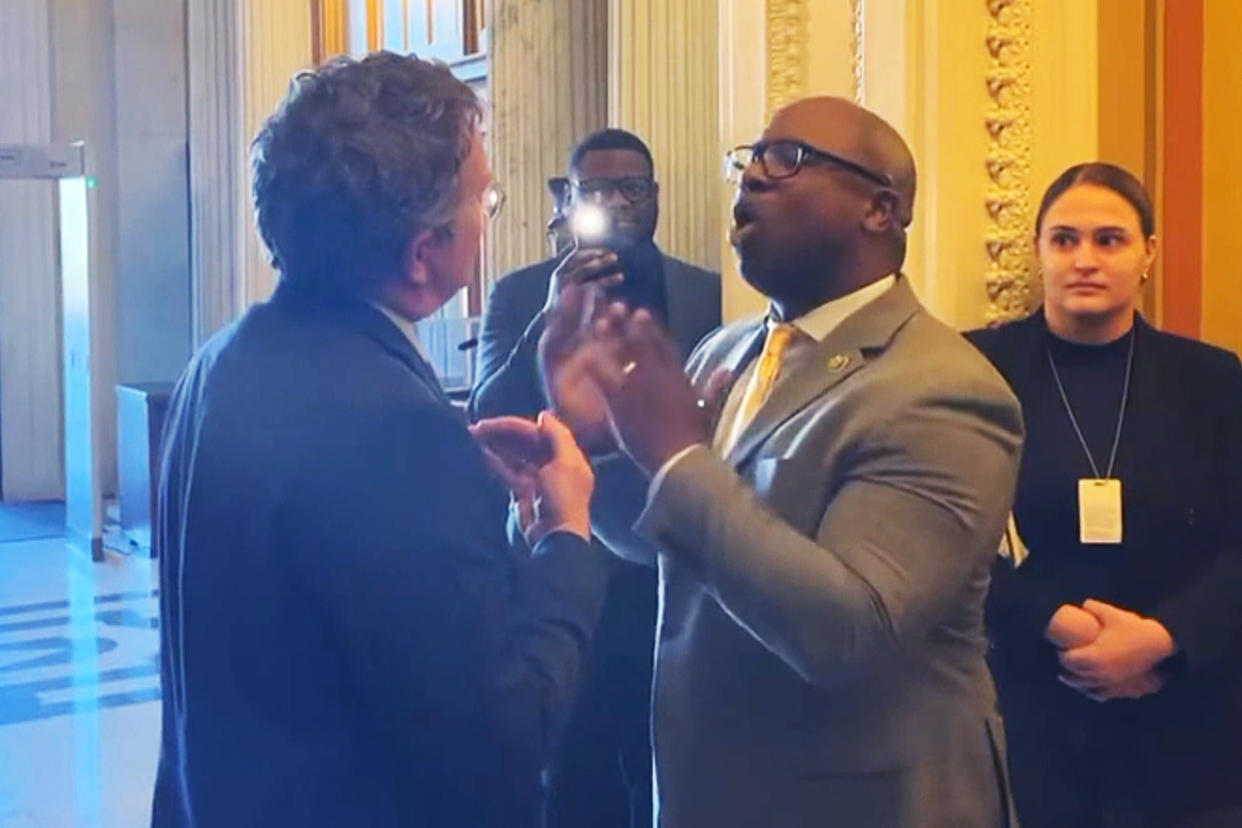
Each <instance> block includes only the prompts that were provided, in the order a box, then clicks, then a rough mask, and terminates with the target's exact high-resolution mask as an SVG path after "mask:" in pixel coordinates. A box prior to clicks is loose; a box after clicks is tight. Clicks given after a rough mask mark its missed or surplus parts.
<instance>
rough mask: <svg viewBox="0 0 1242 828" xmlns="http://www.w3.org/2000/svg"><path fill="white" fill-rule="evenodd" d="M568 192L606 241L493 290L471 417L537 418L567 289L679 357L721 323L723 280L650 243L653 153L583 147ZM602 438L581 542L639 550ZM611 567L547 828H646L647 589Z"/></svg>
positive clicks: (631, 147)
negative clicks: (552, 332) (648, 329)
mask: <svg viewBox="0 0 1242 828" xmlns="http://www.w3.org/2000/svg"><path fill="white" fill-rule="evenodd" d="M567 185H568V192H567V202H566V204H565V213H566V214H567V216H570V217H572V215H573V213H574V211H575V209H576V208H578V207H580V206H581V205H583V204H590V205H592V206H593V207H596V208H598V209H599V210H600V211H601V213H602V215H604V216H606V217H607V221H606V222H605V224H606V228H605V232H603V233H600V234H598V235H596V236H594V237H592V238H590V239H589V240H588V239H586V238H584V239H581V242H582V243H581V244H580V245H579V246H578V247H577V248H576V249H574V250H572V251H566V252H564V253H562V254H561V255H558V256H555V257H554V258H551V259H548V260H547V261H544V262H540V263H539V264H535V265H531V266H530V267H526V268H523V269H521V270H517V271H514V272H513V273H510V274H508V275H507V276H505V277H503V278H502V279H500V281H499V282H497V284H496V286H495V287H494V288H493V290H492V293H491V296H490V297H489V298H488V302H487V310H486V313H485V314H484V317H483V327H482V330H481V331H480V334H479V368H478V379H477V380H476V382H475V386H474V391H473V393H472V394H471V397H470V412H471V415H472V416H474V417H494V416H498V415H504V414H511V415H512V414H516V415H525V416H534V415H535V414H537V413H538V412H539V411H540V410H542V409H543V408H545V407H546V406H547V401H546V398H545V396H544V389H543V384H542V380H541V378H540V376H539V374H538V372H537V371H536V368H535V350H536V346H537V344H538V342H539V336H540V334H542V333H543V329H544V320H545V318H546V316H547V314H548V313H550V312H551V310H552V308H554V307H556V305H557V303H558V302H559V300H560V296H561V294H562V292H563V291H564V290H565V289H566V288H569V289H570V290H571V293H572V292H574V291H578V290H590V291H600V292H607V294H608V295H612V296H614V297H616V298H621V299H623V300H624V301H625V302H626V303H627V304H628V305H630V306H631V307H635V308H638V307H642V308H646V309H647V310H648V311H649V312H650V313H651V314H652V316H653V317H655V318H657V319H659V320H660V321H661V323H663V324H665V325H667V328H668V330H669V332H670V333H671V334H672V336H673V337H674V338H675V339H676V341H677V346H676V347H677V349H678V352H679V354H680V355H681V356H682V357H685V356H687V355H689V353H690V351H691V349H693V348H694V346H695V345H696V344H697V343H698V342H699V340H700V339H702V338H703V337H704V336H706V335H707V334H708V333H709V332H711V331H712V330H713V329H715V328H716V327H718V326H719V325H720V275H719V274H717V273H712V272H709V271H707V270H703V269H702V268H698V267H695V266H694V265H692V264H689V263H687V262H684V261H681V260H680V259H676V258H674V257H672V256H669V255H666V254H664V253H663V252H661V251H660V250H659V249H658V248H657V247H656V245H655V241H654V240H653V236H654V233H655V228H656V221H657V218H658V215H659V185H658V184H657V183H656V180H655V171H654V166H653V163H652V158H651V152H650V151H649V150H648V149H647V146H646V144H644V143H643V141H642V140H641V139H640V138H639V137H638V136H636V135H634V134H633V133H630V132H626V131H624V130H620V129H605V130H600V131H599V132H595V133H592V134H590V135H588V136H587V137H586V138H584V139H583V140H582V141H581V142H580V143H579V144H578V146H577V147H576V148H575V149H574V151H573V153H572V155H571V157H570V160H569V178H568V181H567ZM618 268H619V270H620V272H619V273H618V272H617V271H618ZM610 274H611V275H610ZM588 286H589V287H588ZM600 431H601V430H599V429H597V430H596V433H595V434H593V435H591V437H590V439H591V442H590V443H586V444H584V445H586V446H587V447H588V449H590V450H593V454H594V455H595V456H594V458H593V465H594V467H595V474H596V479H597V488H596V491H597V492H598V495H597V497H596V498H595V501H594V503H593V504H592V513H591V528H592V532H593V533H594V534H595V536H596V537H597V538H600V539H602V540H603V541H604V543H606V544H607V545H608V546H610V547H612V548H614V549H616V548H618V547H628V548H633V547H635V546H636V545H641V544H642V541H641V540H640V539H639V538H636V537H635V536H634V534H633V532H632V530H631V527H632V525H633V523H634V520H635V518H637V516H638V513H639V512H640V511H641V509H642V506H643V503H644V500H645V497H646V489H647V481H646V477H645V476H644V475H643V474H642V473H641V472H640V471H639V470H638V469H637V468H636V467H635V466H634V464H633V463H632V462H630V460H629V459H628V458H627V457H625V456H624V455H621V454H619V453H618V452H617V451H616V450H615V446H614V445H613V444H612V441H611V439H610V438H609V437H608V434H607V429H606V428H605V429H602V432H603V433H602V435H601V434H600V433H599V432H600ZM601 436H602V437H603V438H605V439H604V440H603V441H602V442H601V441H600V440H599V439H597V438H599V437H601ZM648 554H653V553H652V552H648ZM609 557H610V559H611V565H610V567H609V575H608V593H607V597H606V599H605V602H604V609H603V612H602V614H601V616H600V622H599V625H598V626H597V627H596V632H595V637H594V639H593V640H592V646H591V653H590V656H589V658H588V660H587V664H586V669H585V672H584V675H583V681H582V685H581V689H580V690H579V694H578V700H577V703H576V704H575V706H574V710H573V714H572V715H571V717H570V720H569V724H568V726H567V727H566V730H565V736H564V738H563V740H562V742H561V746H560V748H559V750H558V751H557V752H556V753H555V755H554V756H553V758H552V764H551V767H550V768H548V772H547V773H546V774H545V784H546V786H547V801H546V805H545V822H544V825H545V826H546V828H577V826H584V825H589V826H592V828H644V827H645V826H650V825H651V748H650V745H649V742H648V736H647V733H648V729H647V723H648V719H649V717H650V703H649V699H650V691H651V651H652V647H653V642H654V638H655V617H656V577H655V572H654V571H653V570H652V569H651V567H649V566H638V565H635V564H633V563H627V562H626V561H623V560H621V559H620V558H616V557H612V556H609Z"/></svg>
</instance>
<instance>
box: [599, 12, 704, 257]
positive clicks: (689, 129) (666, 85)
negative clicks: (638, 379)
mask: <svg viewBox="0 0 1242 828" xmlns="http://www.w3.org/2000/svg"><path fill="white" fill-rule="evenodd" d="M717 6H718V2H717V0H681V2H677V3H669V2H667V0H610V3H609V9H608V10H609V31H608V58H609V72H608V75H609V77H608V120H609V123H610V124H614V125H616V126H619V127H623V128H625V129H629V130H631V131H633V132H635V133H636V134H638V135H640V136H642V137H643V138H644V139H645V140H646V142H647V144H648V146H650V147H651V152H652V155H654V156H655V166H656V177H657V179H658V180H659V181H660V226H659V228H658V231H657V241H658V242H659V243H660V245H661V247H662V248H663V249H664V250H665V251H666V252H668V253H669V254H671V255H674V256H678V257H680V258H683V259H686V260H688V261H690V262H693V263H694V264H697V265H699V266H701V267H707V268H710V269H712V270H718V269H719V268H720V263H721V239H722V237H723V235H724V226H723V223H722V220H721V218H722V217H721V209H720V205H721V203H722V200H723V199H725V198H726V188H725V185H724V179H723V162H722V153H723V150H724V148H725V147H724V146H723V142H722V140H721V139H722V136H721V123H720V104H719V89H720V76H719V62H718V58H717V42H718V35H719V32H720V24H719V9H718V8H717Z"/></svg>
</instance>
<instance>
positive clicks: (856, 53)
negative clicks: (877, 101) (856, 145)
mask: <svg viewBox="0 0 1242 828" xmlns="http://www.w3.org/2000/svg"><path fill="white" fill-rule="evenodd" d="M850 19H851V20H852V21H853V22H854V32H853V35H852V36H851V37H850V69H851V70H853V75H854V103H856V104H858V105H859V106H862V103H863V54H864V52H863V49H864V45H863V44H864V41H863V0H850Z"/></svg>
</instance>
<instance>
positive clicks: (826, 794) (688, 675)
mask: <svg viewBox="0 0 1242 828" xmlns="http://www.w3.org/2000/svg"><path fill="white" fill-rule="evenodd" d="M761 337H762V324H761V323H760V322H758V321H755V320H751V321H748V322H741V323H738V324H734V325H731V326H727V327H725V328H723V329H721V330H720V331H719V332H717V333H716V334H715V335H713V336H712V337H710V338H709V339H707V340H706V341H705V342H704V343H703V344H702V345H701V346H700V347H699V349H698V350H697V351H696V353H695V355H694V356H693V357H692V358H691V361H690V365H689V371H690V374H691V377H692V379H693V381H694V382H695V383H696V384H697V385H701V384H702V383H704V382H706V380H707V378H708V377H709V376H710V375H711V374H712V373H713V372H714V371H715V370H716V369H718V368H720V367H722V366H724V367H727V368H729V369H731V370H734V371H735V372H736V371H738V370H740V369H741V368H742V367H743V366H744V365H745V363H746V362H747V361H748V360H749V359H750V358H752V357H753V355H754V354H755V353H756V352H757V351H758V342H759V339H760V338H761ZM816 347H817V348H818V351H817V352H816V354H815V358H814V359H807V360H805V361H804V362H802V363H801V365H800V367H799V368H798V369H797V370H795V371H793V372H792V373H791V374H790V375H789V376H788V377H785V378H782V379H780V380H779V381H778V383H777V385H776V387H775V388H774V389H773V392H772V396H771V397H770V398H769V400H768V401H767V402H766V403H765V404H764V406H763V407H762V408H761V409H760V410H759V412H758V414H757V415H756V417H755V419H754V420H753V422H752V423H751V424H750V425H749V426H748V427H747V428H746V429H745V431H744V432H743V433H742V435H741V437H740V439H739V440H738V442H737V445H736V447H735V448H734V449H733V450H732V452H731V453H730V455H729V456H728V457H727V458H725V459H724V460H721V459H719V458H717V457H715V456H713V455H712V454H711V452H710V451H709V450H707V449H706V448H696V449H694V450H692V451H691V452H690V453H689V454H687V455H686V456H685V457H684V458H683V459H682V460H680V461H679V462H678V463H676V464H675V465H674V466H673V467H672V468H671V470H670V471H669V473H668V475H667V476H666V477H665V478H664V480H663V481H662V482H661V484H660V485H659V487H658V488H657V490H656V491H655V492H653V494H652V498H651V500H650V502H649V504H648V507H647V509H646V511H645V512H644V514H643V515H642V517H641V518H640V519H639V523H638V526H637V528H638V530H639V531H640V532H641V533H643V534H645V535H646V536H647V537H649V538H651V539H652V540H653V542H654V543H655V544H656V545H657V546H658V547H659V549H660V555H659V560H660V569H661V581H662V583H661V598H662V606H661V625H660V631H659V637H658V639H659V644H658V658H657V666H656V680H655V695H654V714H653V716H654V745H655V755H656V770H657V782H658V785H659V798H660V808H661V815H662V820H663V821H662V823H661V824H662V825H663V826H664V828H728V826H739V828H741V826H756V825H764V826H782V828H784V826H825V825H832V826H868V828H872V827H873V826H927V828H931V826H936V828H943V827H945V826H989V827H990V826H999V825H1004V824H1006V820H1007V819H1010V818H1011V810H1012V809H1011V807H1010V804H1009V795H1008V789H1007V780H1006V774H1005V769H1004V768H1005V748H1004V735H1003V729H1002V727H1001V722H1000V720H999V718H998V716H997V714H996V706H995V697H994V690H993V686H992V681H991V678H990V676H989V675H988V671H987V667H986V666H985V663H984V649H985V641H984V636H983V617H982V613H983V600H984V595H985V593H986V591H987V587H988V571H989V565H990V563H991V562H992V560H993V558H994V557H995V554H996V549H997V543H998V540H999V538H1000V535H1001V532H1002V530H1003V528H1004V523H1005V518H1006V515H1007V513H1008V510H1009V507H1010V500H1011V497H1012V493H1013V487H1014V481H1015V477H1016V473H1017V466H1018V457H1019V452H1020V448H1021V443H1022V433H1023V432H1022V419H1021V413H1020V410H1019V407H1018V404H1017V402H1016V400H1015V399H1014V397H1013V395H1012V394H1011V393H1010V391H1009V389H1008V387H1007V386H1006V384H1005V382H1004V380H1003V379H1001V377H1000V376H999V375H998V374H997V373H996V372H995V371H994V370H992V368H991V366H990V365H988V364H987V362H986V361H984V360H983V359H981V358H980V357H979V356H978V355H977V353H976V352H975V351H974V350H973V348H971V346H970V345H969V344H968V343H967V342H966V341H965V340H963V339H962V338H961V337H959V336H958V335H957V334H956V333H955V332H953V331H952V330H950V329H949V328H947V327H946V326H944V325H943V324H941V323H940V322H938V321H937V320H935V319H934V318H932V317H931V316H930V315H929V314H928V313H927V312H926V311H925V310H924V309H923V308H922V307H921V306H920V305H919V303H918V300H917V299H916V298H915V296H914V294H913V292H912V291H911V290H910V287H909V285H908V283H907V282H906V280H905V279H904V278H902V279H899V280H898V282H897V284H896V285H895V286H894V287H893V288H892V289H891V290H890V291H888V292H887V293H885V294H883V295H882V296H880V297H879V298H878V299H876V300H875V301H874V302H872V303H871V304H869V305H867V306H865V307H864V308H862V309H861V310H859V311H858V312H857V313H855V314H854V315H852V316H851V317H849V318H848V319H846V320H845V322H843V323H842V324H841V326H840V327H838V328H837V329H836V330H834V331H833V332H832V333H831V334H829V336H828V337H827V338H826V339H825V340H824V341H823V342H821V343H819V344H818V345H817V346H816ZM1009 824H1013V823H1012V822H1010V823H1009Z"/></svg>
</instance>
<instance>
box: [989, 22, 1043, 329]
mask: <svg viewBox="0 0 1242 828" xmlns="http://www.w3.org/2000/svg"><path fill="white" fill-rule="evenodd" d="M984 2H985V3H986V5H987V10H988V28H987V35H986V37H985V41H984V45H985V47H986V48H987V53H988V68H987V73H986V75H985V77H984V82H985V85H986V87H987V93H988V110H987V113H986V114H985V115H984V119H983V127H984V129H985V130H986V131H987V134H988V148H987V156H986V158H985V161H984V169H985V171H986V173H987V176H988V181H987V195H986V196H985V199H984V205H983V206H984V210H985V211H986V212H987V215H988V231H987V234H986V236H985V238H984V250H985V251H986V253H987V292H988V309H987V322H988V324H990V325H991V324H997V323H1001V322H1006V321H1009V320H1012V319H1019V318H1021V317H1023V316H1026V315H1027V314H1028V313H1029V312H1030V311H1031V310H1032V308H1033V307H1034V304H1035V302H1036V301H1037V297H1038V280H1037V278H1036V274H1035V267H1034V264H1035V263H1034V260H1033V258H1032V256H1031V245H1030V239H1031V236H1032V234H1033V232H1034V230H1033V228H1032V224H1031V197H1030V196H1031V192H1030V174H1031V80H1030V78H1031V4H1030V0H984Z"/></svg>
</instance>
